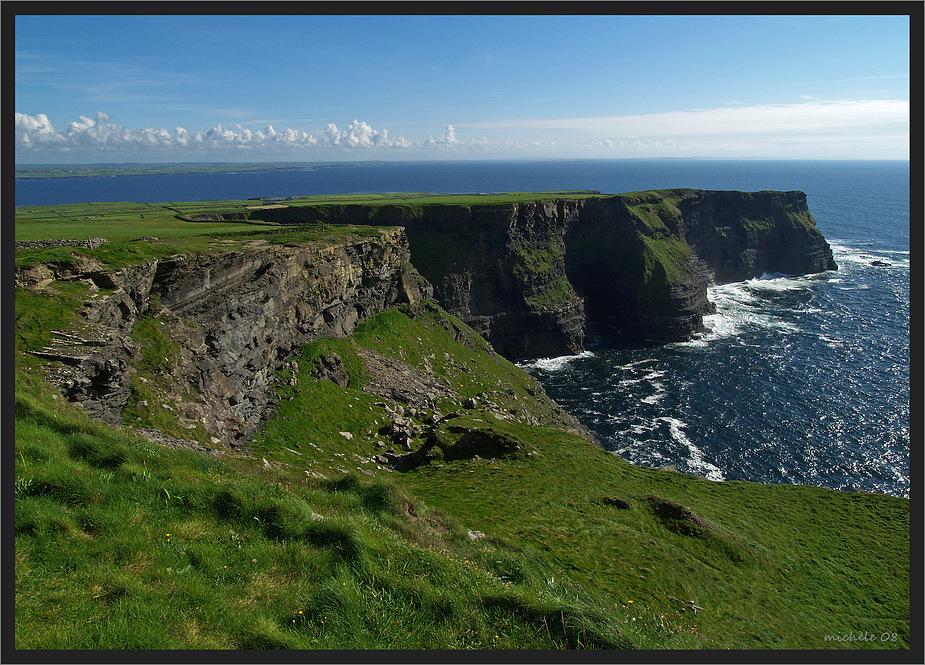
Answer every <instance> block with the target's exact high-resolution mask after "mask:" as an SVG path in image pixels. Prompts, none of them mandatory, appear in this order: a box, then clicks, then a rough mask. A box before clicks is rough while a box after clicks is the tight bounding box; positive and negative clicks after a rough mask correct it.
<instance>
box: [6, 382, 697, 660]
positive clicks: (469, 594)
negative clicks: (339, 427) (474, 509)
mask: <svg viewBox="0 0 925 665" xmlns="http://www.w3.org/2000/svg"><path fill="white" fill-rule="evenodd" d="M16 388H17V390H16V407H17V417H16V448H15V459H16V462H15V465H16V495H15V519H16V549H15V557H16V566H15V584H16V633H15V647H16V648H17V649H23V650H29V649H43V650H48V649H50V650H75V649H147V650H150V649H345V648H348V649H424V648H426V649H558V648H630V647H637V646H647V645H658V644H678V645H680V646H691V645H696V644H698V641H697V639H696V638H695V637H694V636H693V635H691V634H690V633H689V632H686V631H687V627H686V626H685V625H684V624H683V622H681V623H670V622H668V621H667V619H666V618H664V617H647V618H646V619H645V620H644V621H643V620H639V621H638V623H637V621H633V620H631V619H632V618H633V617H630V612H628V611H626V610H625V609H624V608H622V607H619V608H618V607H613V606H612V605H613V604H610V603H606V602H604V601H603V600H602V599H601V598H600V597H599V596H597V595H596V594H591V593H588V592H587V591H586V590H584V589H582V588H581V587H579V586H578V585H576V584H575V583H574V582H572V581H570V580H569V579H568V578H567V576H564V575H563V574H562V573H560V572H559V571H558V570H557V569H555V568H550V567H548V566H546V565H544V564H543V563H542V562H540V561H538V560H536V559H535V558H534V557H533V556H531V555H530V553H529V552H526V551H523V550H521V549H519V548H517V547H516V546H513V545H511V544H510V543H507V542H505V541H504V540H502V539H498V538H488V539H483V540H479V541H473V540H471V539H470V538H469V536H468V533H467V530H466V529H465V528H464V527H463V526H461V525H460V524H459V523H457V522H456V521H455V520H454V519H452V518H450V517H448V516H446V515H445V514H443V513H440V512H439V511H436V510H434V509H431V508H429V507H428V506H427V505H426V504H424V503H422V502H420V501H419V500H417V499H412V498H409V497H408V496H406V495H405V494H403V493H402V491H401V490H400V489H399V488H398V487H397V486H395V485H394V484H392V483H389V482H387V481H384V480H375V481H361V480H359V479H358V478H357V477H356V476H353V475H346V476H340V477H338V478H336V479H332V480H329V481H322V480H310V479H307V478H306V477H305V475H304V474H303V473H302V470H301V469H297V468H290V467H283V468H266V467H264V465H262V463H260V461H259V460H251V459H248V458H231V457H226V458H219V457H215V456H209V455H204V454H200V453H195V452H183V451H174V450H168V449H162V448H159V447H157V446H154V445H152V444H149V443H147V442H145V441H142V440H139V439H137V438H136V437H134V436H133V435H131V434H127V433H123V432H121V431H119V430H117V429H114V428H111V427H108V426H105V425H102V424H99V423H95V422H91V421H89V420H88V419H87V418H86V417H85V416H82V415H81V414H80V413H79V412H77V411H75V410H73V408H72V407H70V406H68V405H61V404H58V403H57V402H58V400H54V399H52V398H51V397H52V393H51V391H50V390H49V388H48V387H47V386H46V385H43V384H42V383H41V382H40V381H35V380H33V379H31V378H29V377H21V378H20V379H19V380H18V381H17V386H16ZM633 614H634V615H635V614H636V613H635V612H634V613H633Z"/></svg>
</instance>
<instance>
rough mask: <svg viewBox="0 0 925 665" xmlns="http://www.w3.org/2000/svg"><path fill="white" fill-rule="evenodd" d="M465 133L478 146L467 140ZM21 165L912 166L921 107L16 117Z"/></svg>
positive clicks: (852, 104)
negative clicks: (411, 131)
mask: <svg viewBox="0 0 925 665" xmlns="http://www.w3.org/2000/svg"><path fill="white" fill-rule="evenodd" d="M460 129H463V130H466V129H469V130H475V131H479V132H481V133H482V134H481V135H480V136H478V137H475V138H474V137H472V136H469V135H462V136H459V135H458V134H457V133H458V131H459V130H460ZM15 150H16V162H17V163H30V162H31V163H38V162H41V161H62V160H71V161H76V162H81V161H82V162H90V161H128V160H133V161H195V160H204V159H205V160H208V159H213V160H224V159H231V160H234V159H249V160H250V159H252V160H255V161H267V160H272V159H278V160H290V159H291V160H306V161H308V160H312V159H316V160H317V159H324V160H338V159H344V160H363V159H428V158H431V159H439V158H444V159H446V158H454V159H456V158H466V157H482V158H485V157H534V156H535V157H562V158H580V157H588V158H607V157H609V158H621V157H693V156H703V157H759V158H761V157H763V158H769V159H774V158H791V159H799V158H806V157H805V156H806V155H807V154H811V155H814V158H831V159H908V158H909V103H908V102H907V101H897V100H860V101H859V100H839V101H832V102H829V101H807V102H804V103H798V104H778V105H763V106H739V107H724V108H717V109H696V110H690V111H678V112H664V113H655V114H648V115H625V116H613V117H595V118H555V119H524V120H505V121H499V122H482V123H468V124H467V123H454V124H447V125H445V126H444V127H443V131H442V132H441V133H439V134H438V135H437V136H427V137H426V138H409V137H405V136H396V135H393V134H392V133H390V131H389V130H388V129H375V128H374V127H372V126H371V125H370V124H368V123H366V122H363V121H359V120H354V121H353V122H351V123H349V124H347V125H346V127H344V129H340V128H339V127H338V126H337V125H336V124H334V123H328V124H327V125H326V126H325V127H324V129H323V130H321V131H319V132H317V134H315V133H311V132H309V131H305V130H298V129H292V128H285V129H280V130H277V129H275V128H274V127H273V125H269V124H268V125H267V126H266V127H265V128H264V129H263V130H259V131H253V130H250V129H247V128H245V127H243V126H242V125H240V124H233V125H222V124H216V125H215V126H213V127H212V128H211V129H208V130H196V131H189V130H187V129H185V128H184V127H175V128H174V129H173V130H168V129H166V128H130V127H124V126H122V125H119V124H117V123H115V122H114V121H113V117H112V116H110V115H109V114H107V113H105V112H98V113H96V115H95V116H93V117H89V116H83V115H80V116H78V119H77V120H75V121H72V122H69V123H67V125H66V126H63V127H62V128H57V127H55V126H54V125H53V124H52V122H51V121H50V120H49V118H48V116H47V115H46V114H44V113H38V114H36V115H34V116H33V115H28V114H25V113H19V112H17V113H16V114H15Z"/></svg>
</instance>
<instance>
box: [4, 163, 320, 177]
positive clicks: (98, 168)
mask: <svg viewBox="0 0 925 665" xmlns="http://www.w3.org/2000/svg"><path fill="white" fill-rule="evenodd" d="M321 166H332V164H327V163H314V162H312V163H309V162H243V163H232V162H190V163H182V162H181V163H169V164H23V165H17V166H16V178H17V179H21V178H33V179H34V178H94V177H108V176H123V175H168V174H170V175H174V174H181V173H233V172H236V171H291V170H296V169H310V168H314V167H321Z"/></svg>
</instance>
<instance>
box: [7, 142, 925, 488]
mask: <svg viewBox="0 0 925 665" xmlns="http://www.w3.org/2000/svg"><path fill="white" fill-rule="evenodd" d="M668 187H694V188H700V189H735V190H745V191H754V190H765V189H775V190H795V189H798V190H802V191H804V192H806V194H807V200H808V202H809V208H810V210H811V212H812V213H813V215H814V216H815V218H816V221H817V223H818V228H819V229H820V231H822V233H823V235H824V236H825V237H826V239H827V240H828V241H829V243H830V244H831V245H832V247H833V249H834V254H835V260H836V262H837V263H838V265H839V269H838V270H837V271H833V272H828V273H823V274H821V275H813V276H806V277H793V276H785V275H765V276H763V277H762V278H761V279H755V280H750V281H748V282H745V283H740V284H727V285H722V286H716V287H713V288H712V289H711V290H710V298H711V299H712V300H713V301H714V302H715V303H716V305H717V313H716V314H715V315H713V316H711V317H708V319H707V325H708V327H709V330H710V332H709V333H708V334H707V335H706V336H705V337H704V338H703V339H699V340H696V341H691V342H685V343H675V344H668V345H661V346H636V347H632V348H626V347H618V346H614V345H613V344H610V345H604V344H602V345H599V346H597V347H593V348H591V349H590V350H589V351H587V352H585V353H583V354H581V355H580V356H570V357H564V358H545V359H539V360H536V361H532V362H525V363H521V365H522V366H523V367H524V368H526V369H527V370H528V371H530V372H531V373H533V374H534V375H535V376H536V377H537V378H538V379H539V380H540V381H541V382H542V383H543V385H544V386H545V388H546V390H547V392H548V393H549V394H550V395H551V396H552V397H553V398H554V399H556V400H557V401H558V402H559V403H560V404H562V406H563V407H565V408H566V409H567V410H569V411H570V412H571V413H573V414H574V415H576V416H577V417H578V418H579V419H581V420H582V421H583V422H584V423H585V424H586V425H587V426H589V427H590V428H591V429H592V430H593V431H594V432H595V434H596V435H597V437H598V438H599V439H600V440H601V442H602V443H603V444H604V445H605V447H607V448H609V449H610V450H613V451H615V452H617V453H618V454H619V455H621V456H622V457H623V458H625V459H627V460H629V461H631V462H633V463H636V464H641V465H647V466H658V467H662V466H667V465H674V466H675V467H676V468H677V469H678V470H679V471H683V472H687V473H693V474H698V475H702V476H705V477H707V478H710V479H713V480H717V481H722V480H743V479H744V480H756V481H761V482H775V483H795V484H812V485H822V486H827V487H832V488H836V489H855V490H857V489H860V490H868V491H875V492H883V493H888V494H893V495H897V496H906V497H908V495H909V487H910V422H909V421H910V418H909V411H910V403H909V353H910V346H909V318H910V314H909V308H910V293H909V291H910V269H909V231H910V217H909V214H910V213H909V203H910V199H909V196H910V192H909V165H908V162H825V161H806V162H781V161H735V162H733V161H700V160H625V161H571V162H521V163H512V162H493V163H486V162H483V163H471V162H470V163H440V164H432V163H431V164H426V163H392V164H378V165H339V166H331V167H319V168H311V169H310V168H306V169H293V170H288V171H269V172H249V173H243V172H242V173H229V174H188V175H161V176H119V177H111V178H68V179H54V180H26V181H23V180H18V181H17V182H16V205H52V204H62V203H73V202H90V201H93V202H95V201H138V202H164V201H185V200H213V199H246V198H250V197H256V196H294V195H312V194H346V193H361V192H424V191H427V192H448V193H449V192H465V193H474V192H504V191H551V190H572V189H596V190H599V191H602V192H605V193H619V192H626V191H632V190H642V189H655V188H668ZM874 262H879V263H882V264H886V265H874Z"/></svg>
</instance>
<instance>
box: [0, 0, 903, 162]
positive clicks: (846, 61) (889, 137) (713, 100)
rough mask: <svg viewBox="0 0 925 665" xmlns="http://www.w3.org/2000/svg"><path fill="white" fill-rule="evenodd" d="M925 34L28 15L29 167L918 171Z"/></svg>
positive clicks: (816, 25)
mask: <svg viewBox="0 0 925 665" xmlns="http://www.w3.org/2000/svg"><path fill="white" fill-rule="evenodd" d="M107 4H108V3H107ZM592 4H594V3H592ZM601 4H602V6H603V4H604V3H601ZM252 6H256V5H252ZM277 6H278V5H277ZM607 6H609V5H607ZM618 6H619V5H618ZM673 6H674V5H673ZM871 6H875V5H871ZM920 18H921V16H920V15H919V16H917V19H920ZM909 31H910V17H909V16H908V15H865V16H859V15H845V16H839V15H820V16H815V15H764V16H762V15H757V16H753V15H748V16H737V15H721V16H720V15H717V16H713V15H686V16H681V15H554V16H532V15H529V16H528V15H459V16H423V15H421V16H419V15H390V16H380V15H294V16H287V15H254V16H250V15H197V16H188V15H182V16H170V15H131V16H118V15H106V16H90V15H72V16H66V15H44V14H43V15H17V16H15V111H16V134H15V137H16V138H15V146H16V150H15V153H16V163H17V164H36V163H102V162H106V163H111V162H152V163H154V162H161V163H164V162H220V161H226V162H227V161H232V162H234V161H237V162H245V161H283V162H288V161H384V160H389V161H391V160H412V159H413V160H461V159H584V158H594V159H599V158H606V159H620V158H683V157H705V158H738V159H908V158H909V113H910V110H909V88H910V82H909V67H910V49H909ZM918 55H919V56H920V55H921V54H918Z"/></svg>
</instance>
